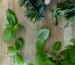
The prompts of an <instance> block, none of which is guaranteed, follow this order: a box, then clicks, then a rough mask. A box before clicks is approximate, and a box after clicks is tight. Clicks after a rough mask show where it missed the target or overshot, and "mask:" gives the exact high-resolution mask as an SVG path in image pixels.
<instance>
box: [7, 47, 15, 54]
mask: <svg viewBox="0 0 75 65" xmlns="http://www.w3.org/2000/svg"><path fill="white" fill-rule="evenodd" d="M8 50H9V51H10V52H11V54H12V55H16V49H15V47H14V46H9V47H8Z"/></svg>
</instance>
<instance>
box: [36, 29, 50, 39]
mask: <svg viewBox="0 0 75 65" xmlns="http://www.w3.org/2000/svg"><path fill="white" fill-rule="evenodd" d="M48 37H49V30H48V29H41V30H40V31H39V32H38V34H37V39H42V40H47V39H48Z"/></svg>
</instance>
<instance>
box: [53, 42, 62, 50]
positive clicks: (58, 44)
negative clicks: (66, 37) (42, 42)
mask: <svg viewBox="0 0 75 65" xmlns="http://www.w3.org/2000/svg"><path fill="white" fill-rule="evenodd" d="M52 48H53V51H59V50H60V48H61V42H60V41H58V42H55V43H54V44H53V46H52Z"/></svg>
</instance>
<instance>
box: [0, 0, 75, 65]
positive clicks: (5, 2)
mask: <svg viewBox="0 0 75 65" xmlns="http://www.w3.org/2000/svg"><path fill="white" fill-rule="evenodd" d="M55 5H56V0H52V1H51V4H50V5H49V6H48V9H47V10H48V11H47V13H46V16H45V18H44V20H43V21H40V22H37V23H35V24H33V23H32V22H30V21H29V20H28V19H27V18H26V17H24V11H25V8H24V7H20V6H19V2H18V0H0V65H16V64H14V63H13V62H12V57H11V56H9V55H8V54H9V51H8V49H7V47H8V46H9V45H13V43H14V40H16V39H17V38H19V37H22V38H23V39H24V40H25V43H24V47H23V50H22V51H21V54H22V56H23V57H24V59H25V62H26V63H28V62H33V63H34V60H35V42H36V34H37V32H38V31H39V30H40V29H41V28H42V27H45V28H48V29H49V30H50V32H51V35H50V38H49V39H48V41H47V44H46V48H45V51H47V52H50V51H51V47H52V44H53V43H54V42H55V41H62V43H63V47H62V49H63V48H64V46H65V45H67V44H70V43H69V40H70V39H71V38H72V37H75V24H73V25H72V26H70V27H68V28H66V29H64V25H65V24H66V22H67V21H66V20H65V19H64V18H59V25H58V26H54V24H53V22H54V21H53V16H52V13H51V12H50V10H51V9H54V8H55V7H56V6H55ZM8 8H10V9H12V10H13V11H14V12H15V14H16V16H17V19H18V23H20V24H22V25H24V29H21V30H18V31H17V35H16V37H15V39H14V40H13V41H11V42H10V44H6V43H4V42H3V40H2V33H3V30H4V28H5V25H6V23H7V20H6V16H5V14H6V10H7V9H8Z"/></svg>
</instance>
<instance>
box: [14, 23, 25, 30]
mask: <svg viewBox="0 0 75 65" xmlns="http://www.w3.org/2000/svg"><path fill="white" fill-rule="evenodd" d="M23 27H24V26H22V25H21V24H16V25H15V26H14V29H15V30H17V29H20V28H23Z"/></svg>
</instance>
